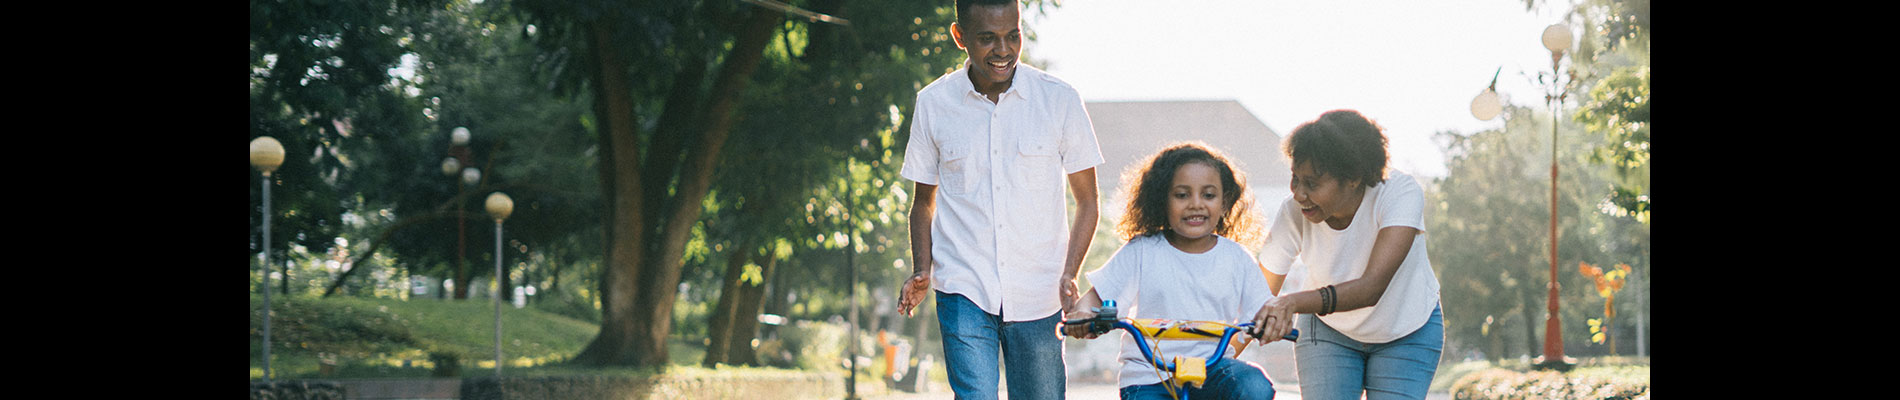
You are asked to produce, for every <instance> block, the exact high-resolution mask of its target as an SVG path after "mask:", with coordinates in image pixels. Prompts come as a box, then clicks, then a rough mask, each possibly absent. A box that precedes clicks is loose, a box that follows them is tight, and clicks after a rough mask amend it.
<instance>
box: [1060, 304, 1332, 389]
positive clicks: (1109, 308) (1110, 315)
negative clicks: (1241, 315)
mask: <svg viewBox="0 0 1900 400" xmlns="http://www.w3.org/2000/svg"><path fill="white" fill-rule="evenodd" d="M1094 311H1095V317H1094V318H1083V319H1073V320H1064V321H1062V324H1063V325H1065V326H1066V325H1082V324H1087V325H1088V326H1089V328H1088V329H1089V332H1090V333H1096V334H1102V333H1107V332H1108V331H1111V330H1115V329H1121V330H1125V331H1128V335H1129V336H1131V337H1134V338H1135V348H1138V349H1141V355H1142V357H1143V358H1146V359H1148V362H1149V363H1152V364H1154V365H1155V366H1157V367H1161V369H1163V370H1166V371H1173V370H1174V363H1173V361H1171V360H1156V359H1155V356H1154V350H1151V349H1150V348H1149V346H1148V341H1147V339H1146V337H1148V336H1153V337H1154V338H1155V340H1156V341H1161V340H1171V339H1173V340H1178V339H1181V338H1178V337H1175V338H1163V337H1162V334H1164V333H1173V332H1191V333H1192V334H1191V335H1189V336H1201V337H1210V338H1211V337H1212V336H1211V334H1212V332H1209V331H1203V330H1199V329H1193V330H1191V331H1189V330H1187V329H1182V330H1174V331H1170V330H1169V329H1170V328H1173V327H1178V326H1186V325H1188V324H1192V323H1200V322H1208V323H1213V324H1218V325H1220V326H1221V327H1222V328H1223V329H1222V330H1221V335H1220V343H1217V344H1215V348H1214V356H1213V357H1210V358H1208V359H1207V366H1209V367H1211V366H1213V365H1214V362H1215V361H1218V360H1220V358H1221V357H1222V356H1224V355H1226V354H1227V343H1228V342H1229V341H1231V340H1232V339H1233V337H1234V334H1235V333H1238V332H1240V331H1241V330H1242V329H1243V328H1247V327H1251V326H1253V323H1252V322H1243V323H1240V324H1235V325H1228V324H1225V323H1219V322H1213V321H1169V322H1178V323H1179V325H1175V324H1168V325H1164V326H1154V327H1152V328H1155V331H1154V332H1153V334H1152V335H1151V334H1149V333H1147V332H1143V329H1142V328H1143V326H1139V325H1136V323H1135V322H1136V320H1135V319H1132V318H1117V317H1116V316H1115V301H1114V300H1104V301H1102V306H1101V307H1096V308H1095V309H1094ZM1148 321H1164V320H1148ZM1195 328H1202V327H1195ZM1188 329H1192V328H1188ZM1280 338H1281V339H1286V340H1287V341H1298V340H1299V338H1300V330H1298V329H1293V330H1291V331H1289V332H1287V334H1286V335H1285V336H1281V337H1280ZM1255 339H1258V337H1256V338H1255ZM1199 340H1205V339H1199Z"/></svg>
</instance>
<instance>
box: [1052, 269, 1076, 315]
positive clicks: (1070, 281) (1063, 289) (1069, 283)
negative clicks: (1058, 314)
mask: <svg viewBox="0 0 1900 400" xmlns="http://www.w3.org/2000/svg"><path fill="white" fill-rule="evenodd" d="M1078 291H1080V289H1078V288H1077V286H1076V284H1075V276H1074V275H1063V276H1062V283H1060V284H1058V286H1057V287H1056V292H1057V296H1061V298H1062V311H1063V312H1068V311H1069V310H1070V309H1074V308H1075V299H1076V298H1077V297H1081V296H1082V294H1081V293H1076V292H1078Z"/></svg>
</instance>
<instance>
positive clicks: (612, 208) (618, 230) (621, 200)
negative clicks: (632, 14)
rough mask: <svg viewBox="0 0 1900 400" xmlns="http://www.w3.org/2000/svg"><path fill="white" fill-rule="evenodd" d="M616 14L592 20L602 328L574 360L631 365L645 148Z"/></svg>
mask: <svg viewBox="0 0 1900 400" xmlns="http://www.w3.org/2000/svg"><path fill="white" fill-rule="evenodd" d="M613 23H614V20H613V19H612V18H607V17H603V18H602V19H601V20H600V21H595V22H594V23H593V24H592V25H590V26H588V34H589V35H588V47H589V48H590V50H591V53H592V54H590V56H591V58H592V60H591V61H592V63H591V64H592V67H593V69H594V70H593V71H592V73H593V75H594V79H592V82H593V86H594V87H593V90H594V113H595V114H596V115H598V117H599V118H600V120H602V121H603V122H604V124H602V128H601V131H600V132H599V140H600V149H601V151H600V153H599V154H600V158H601V163H600V180H601V194H602V197H603V200H604V203H605V204H606V206H607V209H606V210H603V211H604V212H605V214H607V221H608V223H607V228H606V229H605V232H603V234H602V236H604V239H605V240H606V247H605V248H606V254H605V255H603V257H602V260H601V263H602V265H601V271H600V276H601V279H600V290H599V293H600V296H601V298H600V314H601V318H600V320H601V321H600V334H599V335H598V336H595V337H594V341H593V342H590V343H588V344H587V347H586V348H584V349H582V350H581V352H580V353H579V354H576V355H575V356H574V361H575V362H576V363H579V364H586V365H627V364H633V363H635V362H636V361H637V360H639V359H640V358H641V357H639V351H640V350H642V349H643V348H642V347H640V346H636V345H635V343H636V342H635V340H637V336H636V335H635V333H636V332H637V331H638V330H637V329H635V327H634V325H635V324H638V323H641V322H644V321H642V320H641V319H639V318H637V317H636V316H635V312H636V311H637V310H638V309H639V307H638V303H636V302H635V299H638V298H639V294H640V293H639V291H640V285H637V284H636V282H635V279H636V278H637V277H639V276H640V272H641V271H640V269H641V267H642V266H644V265H645V263H644V262H642V261H643V260H644V259H645V254H643V253H644V246H643V245H642V244H644V243H645V242H646V240H645V238H646V235H645V233H646V230H647V229H646V224H645V223H644V222H645V221H644V220H643V215H642V214H643V213H641V212H640V211H641V207H642V205H641V196H640V193H641V186H640V185H641V182H640V171H639V165H640V163H639V161H640V149H639V138H638V136H637V128H636V127H637V126H638V123H637V121H635V120H634V118H635V115H634V113H633V94H632V88H631V87H630V86H629V82H628V77H627V73H628V71H627V67H628V65H627V61H626V60H625V58H624V56H623V55H622V54H621V53H620V49H619V48H617V47H615V46H614V45H613V43H614V40H613V38H612V33H611V31H610V30H609V29H610V27H611V26H612V24H613Z"/></svg>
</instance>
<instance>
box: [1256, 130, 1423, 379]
mask: <svg viewBox="0 0 1900 400" xmlns="http://www.w3.org/2000/svg"><path fill="white" fill-rule="evenodd" d="M1381 130H1382V128H1380V127H1379V126H1378V125H1376V124H1374V123H1373V122H1372V121H1369V120H1367V119H1366V118H1365V117H1364V116H1361V115H1359V112H1357V111H1352V110H1334V111H1328V112H1326V113H1324V114H1321V115H1320V116H1319V118H1318V119H1314V120H1313V121H1310V122H1307V123H1305V124H1301V125H1300V126H1299V127H1298V128H1294V129H1293V133H1292V134H1290V135H1287V137H1286V141H1285V143H1284V147H1283V148H1282V149H1283V150H1284V151H1285V152H1286V155H1287V158H1288V159H1289V160H1290V161H1291V163H1292V165H1293V180H1292V190H1293V195H1292V196H1291V197H1289V198H1288V199H1287V200H1286V201H1284V202H1282V203H1280V207H1279V212H1278V213H1277V215H1276V216H1275V217H1274V222H1273V223H1272V225H1271V226H1270V228H1269V230H1268V232H1267V243H1266V245H1265V246H1264V247H1262V248H1261V249H1260V261H1261V263H1262V266H1263V267H1264V268H1266V270H1267V271H1268V274H1267V282H1268V284H1269V286H1270V288H1271V289H1272V290H1273V293H1274V294H1276V295H1279V296H1278V297H1274V298H1273V299H1272V300H1268V301H1267V304H1266V306H1265V307H1263V308H1261V310H1260V313H1259V314H1258V315H1256V316H1255V317H1254V322H1255V324H1257V325H1256V326H1257V327H1259V328H1260V329H1261V331H1262V332H1261V334H1260V336H1263V337H1268V338H1277V337H1280V335H1282V334H1285V333H1286V332H1287V330H1288V329H1291V328H1299V330H1300V338H1299V341H1298V342H1297V343H1296V344H1294V346H1293V352H1294V356H1295V357H1296V359H1297V362H1296V363H1295V364H1296V365H1298V368H1299V376H1300V395H1301V397H1303V398H1308V399H1357V398H1360V395H1361V394H1363V395H1364V396H1365V398H1367V399H1373V400H1377V399H1389V398H1407V399H1422V398H1425V392H1426V390H1427V389H1428V388H1429V386H1430V385H1431V382H1432V374H1433V373H1434V372H1435V371H1436V367H1437V366H1438V359H1439V353H1440V352H1441V351H1442V350H1443V349H1444V347H1445V323H1444V317H1443V315H1442V314H1441V311H1440V307H1439V299H1438V278H1437V276H1436V275H1434V274H1433V273H1432V264H1431V261H1430V260H1428V259H1426V256H1425V236H1424V235H1423V234H1422V232H1423V231H1424V230H1425V218H1424V208H1425V196H1424V194H1423V192H1422V191H1421V189H1420V188H1419V184H1418V181H1417V180H1414V179H1413V178H1412V176H1411V175H1407V174H1405V173H1403V172H1400V171H1397V170H1389V169H1387V166H1386V157H1387V156H1386V138H1385V134H1384V133H1382V132H1381ZM1295 258H1299V259H1301V260H1304V261H1305V263H1306V276H1305V277H1304V282H1305V284H1306V285H1307V286H1308V287H1314V288H1315V289H1310V290H1304V291H1300V292H1295V293H1290V294H1281V293H1280V289H1281V288H1280V285H1281V284H1282V283H1284V282H1285V279H1286V273H1287V269H1288V266H1289V265H1291V264H1292V263H1293V260H1294V259H1295ZM1294 314H1302V315H1300V316H1299V321H1297V322H1296V321H1294V320H1293V318H1294V317H1293V315H1294Z"/></svg>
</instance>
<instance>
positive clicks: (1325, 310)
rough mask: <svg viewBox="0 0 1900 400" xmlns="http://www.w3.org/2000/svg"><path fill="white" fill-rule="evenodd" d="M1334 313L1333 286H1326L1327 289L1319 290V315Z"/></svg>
mask: <svg viewBox="0 0 1900 400" xmlns="http://www.w3.org/2000/svg"><path fill="white" fill-rule="evenodd" d="M1332 313H1333V285H1326V287H1322V288H1319V314H1317V315H1326V314H1332Z"/></svg>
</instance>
